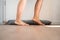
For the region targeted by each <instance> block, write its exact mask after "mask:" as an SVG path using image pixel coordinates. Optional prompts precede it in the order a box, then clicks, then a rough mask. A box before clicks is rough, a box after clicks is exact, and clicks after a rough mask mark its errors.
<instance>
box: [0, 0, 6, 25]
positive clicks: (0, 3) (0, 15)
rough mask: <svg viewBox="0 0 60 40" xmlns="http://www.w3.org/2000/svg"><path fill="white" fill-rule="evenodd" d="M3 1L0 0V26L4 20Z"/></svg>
mask: <svg viewBox="0 0 60 40" xmlns="http://www.w3.org/2000/svg"><path fill="white" fill-rule="evenodd" d="M4 5H5V4H4V0H0V24H2V23H3V19H4Z"/></svg>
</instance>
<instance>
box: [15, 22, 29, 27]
mask: <svg viewBox="0 0 60 40" xmlns="http://www.w3.org/2000/svg"><path fill="white" fill-rule="evenodd" d="M15 24H17V25H20V26H28V25H29V24H27V23H24V22H23V21H15Z"/></svg>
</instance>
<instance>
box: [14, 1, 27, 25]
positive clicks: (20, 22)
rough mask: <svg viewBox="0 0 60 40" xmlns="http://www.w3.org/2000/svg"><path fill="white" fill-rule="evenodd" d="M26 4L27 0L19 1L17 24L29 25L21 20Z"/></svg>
mask: <svg viewBox="0 0 60 40" xmlns="http://www.w3.org/2000/svg"><path fill="white" fill-rule="evenodd" d="M25 5H26V0H20V1H19V3H18V7H17V16H16V21H15V24H17V25H22V26H23V25H28V24H26V23H24V22H23V21H22V20H21V16H22V12H23V10H24V7H25Z"/></svg>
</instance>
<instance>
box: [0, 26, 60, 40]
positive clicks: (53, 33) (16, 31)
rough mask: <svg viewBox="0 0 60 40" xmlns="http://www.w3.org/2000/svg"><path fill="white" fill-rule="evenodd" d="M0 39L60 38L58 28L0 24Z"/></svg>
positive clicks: (33, 39) (45, 39)
mask: <svg viewBox="0 0 60 40" xmlns="http://www.w3.org/2000/svg"><path fill="white" fill-rule="evenodd" d="M55 26H56V25H55ZM0 40H60V28H59V27H52V26H51V27H50V26H48V25H47V26H33V25H31V26H17V25H0Z"/></svg>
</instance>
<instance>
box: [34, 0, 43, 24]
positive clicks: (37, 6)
mask: <svg viewBox="0 0 60 40" xmlns="http://www.w3.org/2000/svg"><path fill="white" fill-rule="evenodd" d="M42 2H43V0H37V2H36V4H35V9H34V17H33V21H35V22H37V23H38V24H40V25H44V24H43V23H42V22H41V21H40V19H39V13H40V10H41V7H42Z"/></svg>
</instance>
